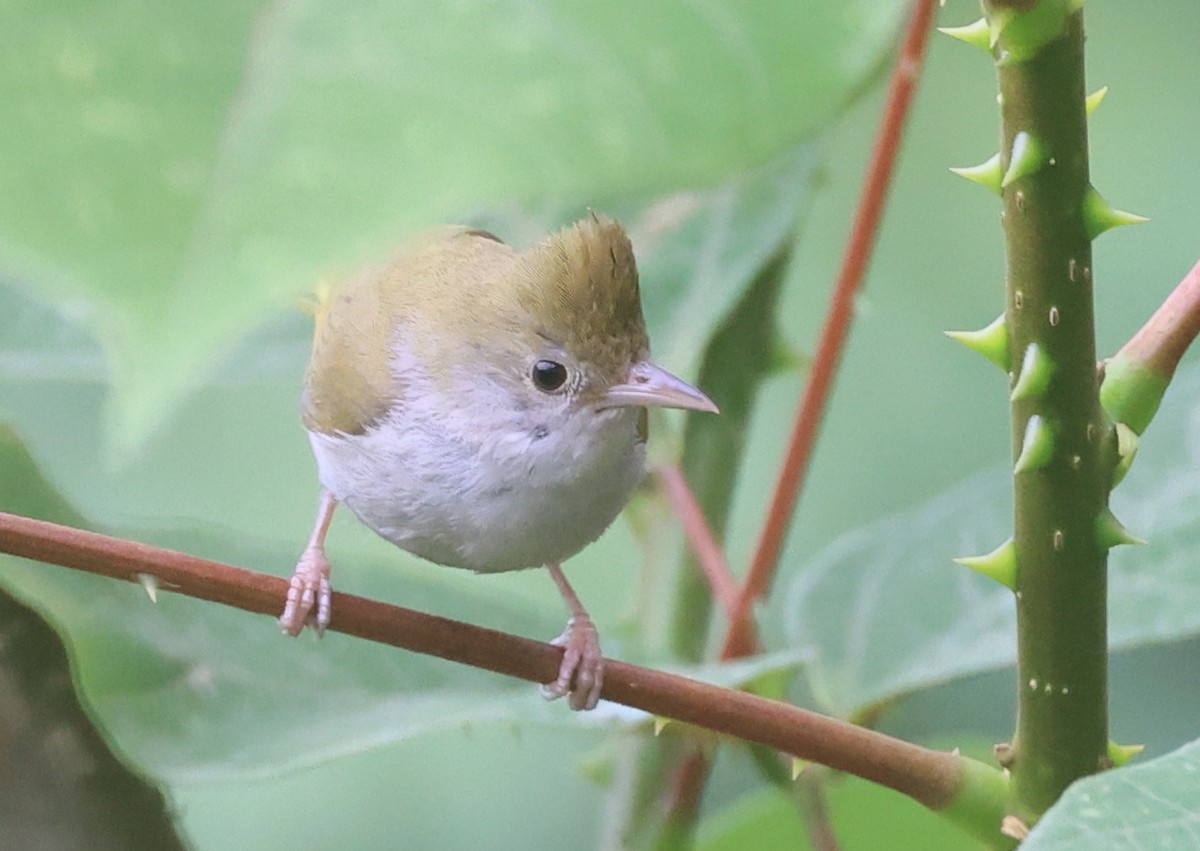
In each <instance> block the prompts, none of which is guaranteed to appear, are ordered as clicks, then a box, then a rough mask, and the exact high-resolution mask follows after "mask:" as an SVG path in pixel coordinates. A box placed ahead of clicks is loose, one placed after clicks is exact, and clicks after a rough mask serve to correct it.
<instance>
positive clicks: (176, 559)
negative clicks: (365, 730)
mask: <svg viewBox="0 0 1200 851" xmlns="http://www.w3.org/2000/svg"><path fill="white" fill-rule="evenodd" d="M0 552H4V553H9V554H11V555H16V556H21V557H22V558H29V559H35V560H37V561H43V562H49V563H51V564H58V565H62V566H64V567H70V568H74V569H76V570H82V571H86V572H89V573H95V574H99V575H101V576H108V577H111V578H114V579H121V580H125V581H128V582H140V581H141V579H142V577H144V576H152V577H155V578H156V579H157V580H158V582H159V584H160V590H163V591H165V590H170V591H173V592H175V593H179V594H186V595H188V596H190V597H197V598H199V599H202V600H210V601H212V602H216V603H223V604H225V605H227V606H233V607H235V608H239V609H244V610H246V611H249V612H258V613H260V614H264V615H269V616H270V617H271V618H272V620H274V618H275V617H276V616H277V615H278V614H279V611H280V610H281V609H282V607H283V602H284V599H285V597H286V595H287V587H288V583H287V580H285V579H282V578H280V577H278V576H269V575H266V574H262V573H254V572H252V571H249V570H245V569H243V568H240V567H233V566H231V565H226V564H220V563H218V562H213V561H208V560H206V559H202V558H197V557H195V556H189V555H186V554H184V553H179V552H174V551H171V550H164V549H160V548H158V547H152V546H149V545H147V544H140V543H137V542H135V541H127V540H122V539H120V538H111V537H108V536H107V535H99V534H96V533H95V532H86V531H83V530H80V529H73V528H70V527H68V526H60V525H58V524H56V523H47V522H44V521H41V520H32V519H30V518H27V517H20V516H17V515H14V514H6V513H4V512H0ZM147 605H149V604H147ZM264 628H267V626H266V625H265V624H264ZM270 628H272V629H273V628H275V627H274V624H271V627H270ZM329 628H330V629H333V630H337V631H339V632H343V633H346V634H347V635H353V636H357V637H359V638H364V639H367V640H370V641H377V642H380V643H383V644H389V645H392V646H394V647H400V648H403V649H406V650H412V651H415V652H418V653H426V654H429V655H432V656H438V657H441V658H443V659H449V660H452V661H455V662H461V663H463V664H466V665H472V666H474V667H477V668H484V669H486V670H489V671H496V672H498V673H501V674H507V675H509V676H512V677H519V678H521V679H525V680H530V681H532V682H539V683H540V682H550V681H551V680H553V679H554V678H555V677H556V676H557V675H558V669H559V664H560V662H561V661H562V653H563V651H562V648H560V647H553V646H551V645H549V644H543V643H542V642H540V641H533V640H531V639H528V638H522V637H520V636H516V635H509V634H507V633H503V632H497V631H496V630H492V629H485V628H483V627H478V626H473V625H471V624H466V623H460V622H458V621H452V620H449V619H447V618H441V617H437V616H434V615H427V614H423V613H421V612H416V611H413V610H411V609H403V608H400V607H398V606H391V605H388V604H386V603H380V602H377V601H374V600H367V599H364V598H362V597H355V596H353V595H350V594H339V593H335V594H334V595H333V620H332V622H331V623H330V626H329ZM279 640H280V641H285V640H286V639H285V638H283V637H281V638H280V639H279ZM603 695H604V698H605V699H607V700H611V701H614V702H616V703H622V704H625V705H626V706H632V707H636V708H638V709H642V710H644V711H646V712H649V713H652V714H654V715H659V716H663V717H668V718H675V719H677V720H679V721H683V722H685V723H688V724H694V725H696V726H699V727H704V728H706V729H709V730H713V731H715V732H717V733H724V734H727V735H731V736H736V737H738V738H741V739H745V740H747V741H751V742H757V743H759V744H763V745H766V746H768V747H772V748H775V749H777V750H781V751H783V752H785V753H790V754H793V755H794V756H798V757H800V758H802V759H807V760H811V761H814V762H820V763H822V764H823V765H828V766H830V767H831V768H835V769H838V770H840V771H847V772H850V773H851V774H855V775H857V776H859V777H863V778H866V779H868V780H872V781H874V782H876V783H880V784H882V785H884V786H888V787H889V788H892V789H895V790H897V791H899V792H901V793H903V794H905V795H908V796H909V797H911V798H914V799H915V800H917V801H919V802H921V803H922V804H924V805H925V806H927V807H930V808H931V809H940V808H942V807H943V806H945V805H946V804H948V803H949V802H950V801H951V800H952V799H953V797H954V795H955V793H956V792H957V790H958V788H959V785H960V783H961V762H960V758H959V757H958V756H956V755H954V754H951V753H944V752H939V751H933V750H929V749H928V748H923V747H920V746H918V745H914V744H910V743H908V742H905V741H902V740H899V739H894V738H892V737H891V736H885V735H883V734H882V733H877V732H875V731H873V730H867V729H864V728H861V727H856V726H854V725H853V724H847V723H845V722H842V721H838V720H836V719H834V718H827V717H825V716H823V715H818V714H817V713H815V712H808V711H806V710H804V709H800V708H799V707H796V706H792V705H790V704H787V703H783V702H780V701H776V700H767V699H766V698H762V697H757V696H755V695H752V694H748V693H746V692H741V691H736V690H734V689H728V688H721V687H719V686H713V685H708V684H707V683H701V682H697V681H695V680H689V679H687V678H685V677H680V676H676V675H674V674H668V673H665V672H662V671H654V670H650V669H648V668H640V667H637V666H636V665H628V664H625V663H624V662H617V661H612V660H610V661H608V662H607V664H606V666H605V674H604V692H603Z"/></svg>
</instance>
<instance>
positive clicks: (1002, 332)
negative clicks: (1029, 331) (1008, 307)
mask: <svg viewBox="0 0 1200 851" xmlns="http://www.w3.org/2000/svg"><path fill="white" fill-rule="evenodd" d="M946 336H947V337H949V338H950V339H951V340H956V341H957V342H959V343H962V344H963V345H964V346H966V347H967V348H968V349H970V350H971V351H973V352H978V353H979V354H981V355H983V356H984V357H985V358H987V359H988V360H990V361H991V362H992V363H994V364H995V365H996V366H998V367H1000V368H1001V369H1002V370H1004V371H1005V372H1008V371H1009V370H1010V369H1012V355H1010V354H1009V351H1008V323H1007V322H1005V319H1004V314H1003V313H1001V314H1000V315H999V316H997V317H996V318H995V319H993V320H992V321H991V322H990V323H989V324H988V325H987V326H986V327H984V328H980V329H979V330H978V331H947V332H946Z"/></svg>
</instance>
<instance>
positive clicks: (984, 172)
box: [950, 153, 1002, 195]
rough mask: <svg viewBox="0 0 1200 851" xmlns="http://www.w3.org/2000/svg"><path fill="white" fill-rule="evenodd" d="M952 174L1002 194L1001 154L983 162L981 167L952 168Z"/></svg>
mask: <svg viewBox="0 0 1200 851" xmlns="http://www.w3.org/2000/svg"><path fill="white" fill-rule="evenodd" d="M950 170H951V171H952V172H954V173H955V174H957V175H958V176H959V177H965V178H966V179H967V180H970V181H972V182H974V183H978V184H979V185H980V186H986V187H987V188H988V189H990V190H992V191H993V192H995V193H996V194H997V195H999V194H1000V179H1001V177H1002V175H1001V173H1000V154H998V153H997V154H994V155H993V156H992V157H991V158H990V159H988V160H986V161H984V162H981V163H980V164H979V165H971V166H964V167H962V168H951V169H950Z"/></svg>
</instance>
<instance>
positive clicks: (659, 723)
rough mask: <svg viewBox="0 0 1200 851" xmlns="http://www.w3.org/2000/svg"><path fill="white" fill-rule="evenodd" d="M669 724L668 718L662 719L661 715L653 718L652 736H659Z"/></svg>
mask: <svg viewBox="0 0 1200 851" xmlns="http://www.w3.org/2000/svg"><path fill="white" fill-rule="evenodd" d="M670 723H671V719H670V718H664V717H663V716H661V715H655V716H654V735H656V736H661V735H662V731H663V730H665V729H667V725H668V724H670Z"/></svg>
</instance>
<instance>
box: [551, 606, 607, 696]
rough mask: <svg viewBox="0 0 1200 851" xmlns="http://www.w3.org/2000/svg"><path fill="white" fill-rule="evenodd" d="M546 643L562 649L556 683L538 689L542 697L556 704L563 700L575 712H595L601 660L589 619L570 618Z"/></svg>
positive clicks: (599, 685)
mask: <svg viewBox="0 0 1200 851" xmlns="http://www.w3.org/2000/svg"><path fill="white" fill-rule="evenodd" d="M550 643H551V644H553V645H555V646H556V647H562V648H563V649H564V652H563V660H562V665H560V666H559V669H558V679H557V680H555V681H554V682H552V683H546V684H544V685H543V686H542V697H544V698H546V700H557V699H558V698H560V697H564V696H566V697H567V698H568V701H569V703H570V705H571V708H572V709H574V710H576V711H579V710H582V709H595V708H596V704H597V703H599V702H600V690H601V689H602V688H603V687H604V656H603V654H601V652H600V636H599V635H598V634H597V633H596V627H595V626H594V625H593V624H592V619H591V618H589V617H588V616H587V615H583V616H581V617H580V616H577V617H573V618H571V619H570V620H569V621H567V628H566V630H565V631H564V632H563V634H562V635H560V636H559V637H558V638H556V639H554V640H553V641H551V642H550Z"/></svg>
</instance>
